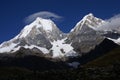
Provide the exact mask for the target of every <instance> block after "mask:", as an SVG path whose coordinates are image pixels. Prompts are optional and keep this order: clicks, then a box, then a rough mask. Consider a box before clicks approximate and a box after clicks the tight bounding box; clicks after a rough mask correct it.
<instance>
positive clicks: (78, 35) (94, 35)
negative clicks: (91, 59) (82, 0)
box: [68, 13, 104, 53]
mask: <svg viewBox="0 0 120 80" xmlns="http://www.w3.org/2000/svg"><path fill="white" fill-rule="evenodd" d="M103 23H104V21H103V20H102V19H99V18H96V17H94V15H93V14H91V13H90V14H88V15H86V16H85V17H84V18H83V19H82V20H81V21H79V22H78V23H77V24H76V26H75V27H74V28H73V29H72V30H71V32H70V33H69V35H68V41H70V42H72V44H71V45H72V46H73V47H74V48H75V49H76V51H77V52H79V53H80V52H81V53H88V52H90V51H91V50H92V49H94V48H95V46H96V45H99V44H100V43H101V42H102V41H103V40H104V36H101V35H100V34H99V32H98V31H96V30H95V28H97V27H99V26H100V25H102V24H103Z"/></svg>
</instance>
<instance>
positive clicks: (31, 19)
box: [25, 11, 63, 23]
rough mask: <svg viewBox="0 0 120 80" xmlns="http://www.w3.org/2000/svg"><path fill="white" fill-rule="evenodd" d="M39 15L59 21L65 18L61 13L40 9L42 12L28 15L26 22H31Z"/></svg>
mask: <svg viewBox="0 0 120 80" xmlns="http://www.w3.org/2000/svg"><path fill="white" fill-rule="evenodd" d="M37 17H41V18H44V19H51V20H53V21H59V20H61V19H62V18H63V17H62V16H59V15H57V14H55V13H52V12H48V11H40V12H37V13H34V14H32V15H30V16H28V17H26V18H25V23H31V22H32V21H34V20H35V19H36V18H37Z"/></svg>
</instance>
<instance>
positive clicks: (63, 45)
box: [0, 13, 119, 59]
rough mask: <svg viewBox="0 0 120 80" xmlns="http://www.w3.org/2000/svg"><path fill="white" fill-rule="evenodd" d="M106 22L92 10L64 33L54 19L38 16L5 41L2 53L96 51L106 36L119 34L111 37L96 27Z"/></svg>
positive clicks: (59, 55)
mask: <svg viewBox="0 0 120 80" xmlns="http://www.w3.org/2000/svg"><path fill="white" fill-rule="evenodd" d="M104 23H106V22H105V21H104V20H102V19H99V18H97V17H94V15H93V14H92V13H90V14H88V15H86V16H85V17H83V19H82V20H81V21H79V22H78V23H77V24H76V26H75V27H74V28H73V29H72V30H71V31H70V32H69V33H68V34H65V33H63V32H62V31H60V30H59V29H58V27H57V26H56V24H55V23H54V22H53V21H52V20H50V19H43V18H40V17H38V18H37V19H36V20H35V21H33V22H32V23H31V24H29V25H27V26H25V27H24V28H23V30H22V31H21V32H20V33H19V34H18V35H17V36H16V37H14V38H13V39H11V40H9V41H6V42H3V43H2V44H1V45H0V53H1V54H2V55H3V54H4V55H5V54H9V55H14V56H16V55H17V54H18V53H23V54H24V55H37V56H42V57H47V58H52V59H56V58H62V59H64V58H69V57H77V56H82V55H84V54H87V53H89V52H90V51H91V50H94V49H95V47H96V46H98V45H99V44H100V43H102V42H103V41H104V39H105V38H106V37H107V38H108V39H110V40H112V39H113V37H116V34H117V33H116V34H114V35H113V34H112V37H111V36H110V33H109V32H104V31H98V30H97V28H99V27H101V25H103V24H104ZM112 33H113V32H112ZM118 37H119V33H118ZM112 41H114V40H112ZM23 54H22V55H23Z"/></svg>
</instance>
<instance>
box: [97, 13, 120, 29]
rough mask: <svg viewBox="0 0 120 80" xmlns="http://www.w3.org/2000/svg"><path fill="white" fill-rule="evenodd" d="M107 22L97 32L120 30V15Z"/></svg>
mask: <svg viewBox="0 0 120 80" xmlns="http://www.w3.org/2000/svg"><path fill="white" fill-rule="evenodd" d="M105 21H106V23H105V24H103V25H102V26H100V27H99V28H98V29H97V30H102V31H113V30H115V31H118V30H120V14H118V15H115V16H113V17H112V18H110V19H108V20H105Z"/></svg>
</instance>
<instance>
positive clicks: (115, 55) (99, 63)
mask: <svg viewBox="0 0 120 80" xmlns="http://www.w3.org/2000/svg"><path fill="white" fill-rule="evenodd" d="M108 47H109V46H108ZM116 62H120V47H118V48H115V49H113V50H111V51H110V52H108V53H107V54H105V55H103V56H101V57H99V58H97V59H95V60H93V61H91V62H88V63H87V64H85V65H84V66H86V67H105V66H109V65H113V64H114V63H116Z"/></svg>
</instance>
